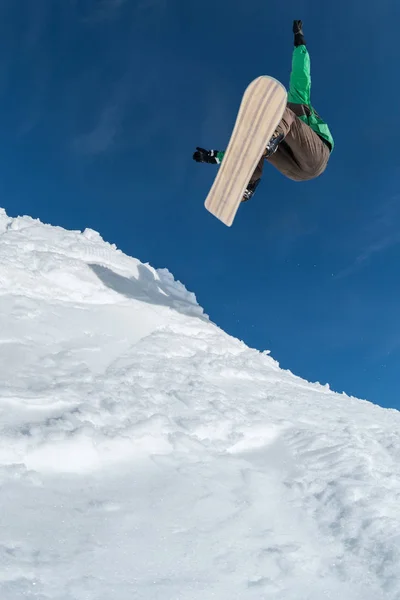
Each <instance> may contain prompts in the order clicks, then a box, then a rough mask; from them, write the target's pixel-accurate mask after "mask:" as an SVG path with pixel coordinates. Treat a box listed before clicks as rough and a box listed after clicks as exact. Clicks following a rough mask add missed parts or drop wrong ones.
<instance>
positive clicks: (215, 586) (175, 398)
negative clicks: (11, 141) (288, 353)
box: [0, 211, 400, 600]
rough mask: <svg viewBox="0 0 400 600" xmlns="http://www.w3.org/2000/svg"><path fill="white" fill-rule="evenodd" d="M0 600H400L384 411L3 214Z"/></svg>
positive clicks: (166, 278)
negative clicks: (296, 370)
mask: <svg viewBox="0 0 400 600" xmlns="http://www.w3.org/2000/svg"><path fill="white" fill-rule="evenodd" d="M0 252H1V258H2V260H1V261H0V415H1V420H0V427H1V435H0V483H1V486H2V492H3V493H2V499H1V503H2V506H1V511H0V515H1V517H0V522H1V532H2V535H1V540H0V597H1V598H2V600H19V599H21V600H22V598H37V599H39V600H50V599H51V600H83V599H85V600H88V599H89V600H106V599H107V600H108V599H110V598H118V600H128V599H129V600H131V599H132V598H135V599H139V600H153V599H154V600H158V599H161V598H162V599H163V600H173V599H174V600H176V599H177V598H180V599H182V600H189V599H190V600H200V599H201V600H204V598H218V600H225V599H226V600H235V599H237V600H239V599H240V600H253V599H254V600H255V599H257V600H259V599H260V598H265V599H273V600H278V598H279V599H281V598H285V600H287V599H289V600H294V599H296V600H298V599H299V598H301V599H303V598H304V599H307V600H317V599H318V600H320V599H321V597H323V598H327V599H330V598H332V599H333V598H335V599H337V598H338V597H340V598H341V599H342V600H380V599H385V600H388V599H389V600H392V599H393V600H395V599H396V600H398V599H399V598H400V581H399V577H398V572H399V571H400V550H399V548H400V544H399V539H400V512H399V509H398V507H399V506H400V477H399V475H400V466H399V465H400V460H399V459H400V450H399V447H400V446H399V430H400V416H399V413H398V412H397V411H390V410H384V409H382V408H379V407H377V406H375V405H373V404H370V403H368V402H365V401H360V400H357V399H354V398H349V397H348V396H346V395H345V394H335V393H333V392H331V391H330V390H329V388H328V387H326V386H321V385H319V384H310V383H308V382H305V381H303V380H301V379H300V378H298V377H295V376H294V375H293V374H291V373H290V372H288V371H282V370H281V369H280V368H279V365H278V364H277V363H276V362H275V361H274V360H273V359H272V358H271V357H270V356H269V355H268V353H259V352H257V351H255V350H252V349H249V348H248V347H246V346H245V344H243V343H242V342H240V341H238V340H236V339H234V338H232V337H230V336H228V335H227V334H225V333H224V332H223V331H221V330H220V329H219V328H218V327H216V326H215V325H214V324H212V323H210V322H209V320H208V318H207V316H206V315H205V314H204V312H203V310H202V309H201V308H200V307H199V306H198V304H197V302H196V298H195V296H194V295H193V294H191V293H189V292H188V291H187V290H186V288H185V287H184V286H183V285H182V284H180V283H179V282H176V281H175V280H174V278H173V277H172V275H171V274H170V273H169V272H168V271H166V270H154V269H153V268H151V267H150V266H149V265H144V264H142V263H141V262H140V261H138V260H136V259H133V258H130V257H127V256H125V255H124V254H123V253H122V252H121V251H119V250H118V249H117V248H116V247H115V246H114V245H111V244H108V243H106V242H104V241H103V240H102V238H101V237H100V235H99V234H98V233H96V232H94V231H92V230H90V229H87V230H85V231H84V232H83V233H81V232H78V231H66V230H64V229H62V228H59V227H52V226H49V225H44V224H42V223H40V222H39V221H36V220H33V219H31V218H29V217H22V218H17V219H12V218H9V217H8V216H7V215H6V213H5V212H4V211H0Z"/></svg>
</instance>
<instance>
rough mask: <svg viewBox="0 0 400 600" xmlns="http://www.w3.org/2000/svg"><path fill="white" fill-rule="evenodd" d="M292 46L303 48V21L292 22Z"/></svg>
mask: <svg viewBox="0 0 400 600" xmlns="http://www.w3.org/2000/svg"><path fill="white" fill-rule="evenodd" d="M293 33H294V45H295V46H305V45H306V40H305V39H304V34H303V21H300V20H298V21H293Z"/></svg>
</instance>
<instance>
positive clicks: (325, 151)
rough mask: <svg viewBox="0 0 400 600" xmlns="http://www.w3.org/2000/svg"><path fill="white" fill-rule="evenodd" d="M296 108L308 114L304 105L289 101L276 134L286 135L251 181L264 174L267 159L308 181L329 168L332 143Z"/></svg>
mask: <svg viewBox="0 0 400 600" xmlns="http://www.w3.org/2000/svg"><path fill="white" fill-rule="evenodd" d="M293 109H294V110H295V111H296V112H298V111H300V113H299V114H304V113H303V112H302V109H301V105H296V104H292V103H289V104H288V106H287V107H286V109H285V112H284V113H283V117H282V120H281V122H280V123H279V125H278V127H277V128H276V133H278V134H280V133H283V134H284V136H285V138H284V140H283V141H282V142H281V143H280V144H279V146H278V149H277V151H276V152H275V154H273V155H272V156H270V157H269V158H267V159H264V157H262V158H261V160H260V162H259V163H258V165H257V167H256V170H255V171H254V173H253V175H252V177H251V179H250V182H251V183H253V182H254V181H256V180H257V179H259V178H260V177H261V175H262V171H263V167H264V160H267V161H268V162H269V163H271V165H274V167H276V168H277V169H278V171H280V172H281V173H283V175H286V177H289V179H293V180H294V181H308V180H309V179H314V178H315V177H318V176H319V175H321V173H323V172H324V171H325V169H326V165H327V164H328V160H329V156H330V150H329V148H328V146H327V145H326V144H325V143H324V142H323V141H322V140H321V138H320V137H319V136H318V135H317V134H316V133H315V131H313V130H312V129H311V127H309V126H308V125H307V124H306V123H304V122H303V121H301V120H300V119H298V118H297V116H296V114H295V112H294V111H293ZM296 109H297V110H296Z"/></svg>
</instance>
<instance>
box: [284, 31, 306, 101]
mask: <svg viewBox="0 0 400 600" xmlns="http://www.w3.org/2000/svg"><path fill="white" fill-rule="evenodd" d="M293 33H294V45H295V48H294V51H293V58H292V72H291V74H290V86H289V94H288V101H289V102H294V103H295V104H307V105H310V104H311V64H310V55H309V54H308V50H307V48H306V41H305V39H304V34H303V23H302V22H301V21H293Z"/></svg>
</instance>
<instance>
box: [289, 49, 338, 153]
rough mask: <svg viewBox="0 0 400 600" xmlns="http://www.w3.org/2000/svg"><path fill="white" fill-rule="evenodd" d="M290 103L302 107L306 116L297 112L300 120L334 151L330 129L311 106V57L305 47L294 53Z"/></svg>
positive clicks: (295, 50)
mask: <svg viewBox="0 0 400 600" xmlns="http://www.w3.org/2000/svg"><path fill="white" fill-rule="evenodd" d="M288 103H293V104H300V105H302V108H303V110H302V111H300V112H303V113H304V114H301V115H299V114H298V113H297V111H295V112H296V114H297V116H298V117H299V119H301V120H302V121H304V122H305V123H307V125H309V126H310V127H311V129H313V130H314V131H315V133H316V134H318V135H319V136H320V137H322V138H324V139H325V140H326V141H327V142H328V144H329V146H330V147H331V150H333V146H334V141H333V137H332V134H331V132H330V131H329V127H328V125H327V124H326V123H325V121H323V120H322V119H321V117H320V116H319V114H318V113H317V112H316V110H315V109H314V108H313V107H312V105H311V69H310V55H309V54H308V50H307V48H306V47H305V46H297V48H295V49H294V51H293V59H292V72H291V74H290V86H289V93H288ZM299 108H300V107H299Z"/></svg>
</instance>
